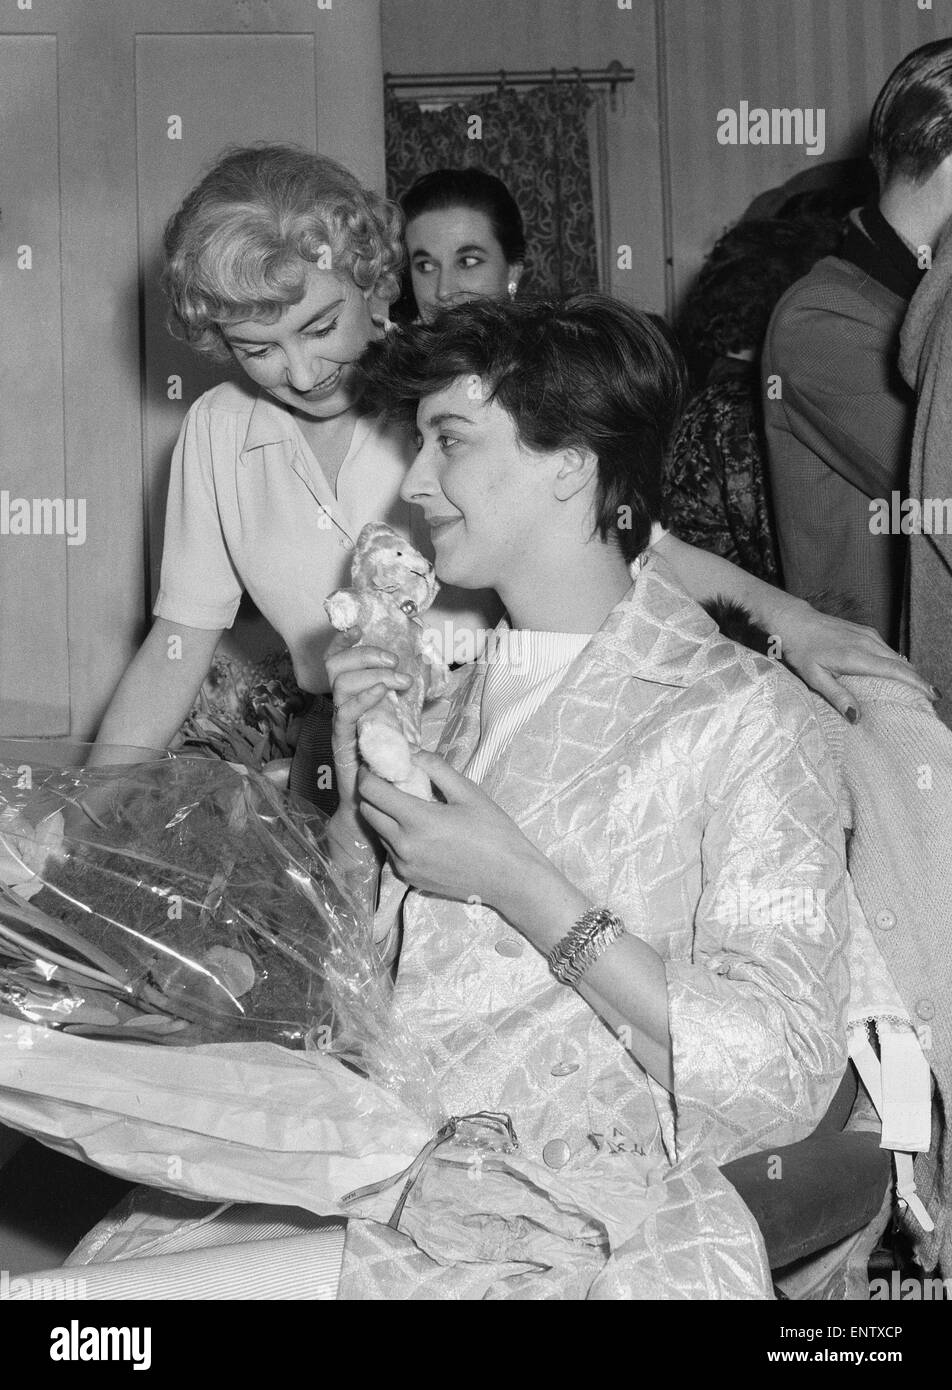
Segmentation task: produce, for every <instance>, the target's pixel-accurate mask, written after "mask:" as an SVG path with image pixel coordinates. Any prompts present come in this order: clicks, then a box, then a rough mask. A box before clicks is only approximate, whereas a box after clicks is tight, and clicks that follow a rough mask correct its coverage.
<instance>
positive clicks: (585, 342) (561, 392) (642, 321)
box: [362, 294, 685, 561]
mask: <svg viewBox="0 0 952 1390" xmlns="http://www.w3.org/2000/svg"><path fill="white" fill-rule="evenodd" d="M362 366H363V367H364V369H365V371H366V374H367V392H366V397H365V399H366V400H367V402H368V404H369V405H370V406H371V408H377V409H383V410H384V411H385V412H386V413H387V414H389V415H390V416H391V417H397V418H400V419H402V420H403V421H404V422H405V423H407V424H410V423H411V422H415V419H416V410H417V406H418V404H419V402H420V401H421V400H422V399H423V398H424V397H426V396H430V395H433V394H434V393H435V392H437V391H441V390H444V389H445V388H446V387H447V386H449V385H451V384H452V383H453V382H454V381H456V380H457V379H458V378H459V377H464V376H478V377H479V378H480V380H481V381H482V382H483V385H484V388H486V389H488V392H489V399H491V400H495V401H497V402H498V404H499V405H500V406H501V407H502V409H503V410H505V412H506V414H507V415H508V416H509V417H510V419H511V420H512V422H513V425H514V426H515V430H516V436H517V438H518V439H519V441H520V443H522V444H524V445H525V446H526V447H527V448H530V449H539V450H546V451H552V450H556V449H565V448H572V447H575V448H584V449H590V450H591V451H592V452H593V453H594V454H595V455H596V456H597V458H598V480H597V484H596V493H595V504H594V527H593V534H595V533H597V534H598V535H599V536H601V538H602V540H604V541H608V540H611V539H614V540H615V541H617V543H618V545H619V547H620V549H621V551H622V554H623V555H624V557H625V559H626V560H629V561H630V560H633V559H634V558H635V557H636V556H637V555H639V554H640V553H641V551H642V550H644V548H645V546H646V545H647V544H648V541H649V537H650V533H651V523H652V522H653V521H655V520H657V519H658V517H659V516H660V515H661V469H662V462H663V459H664V456H665V451H666V449H667V446H668V441H669V439H670V436H671V434H672V433H673V431H674V427H675V425H676V424H677V421H678V418H679V416H680V414H681V411H682V409H683V406H684V395H685V371H684V361H683V358H682V357H681V353H680V350H679V348H678V346H677V342H676V340H675V338H674V335H673V333H672V332H671V330H670V329H669V328H668V326H667V325H666V324H665V323H664V321H663V320H662V319H660V318H658V317H656V316H655V315H653V314H645V313H639V312H638V311H637V310H635V309H630V308H628V307H627V305H624V304H620V303H619V302H618V301H617V300H614V299H609V298H608V297H607V296H603V295H597V294H580V295H576V296H575V297H574V298H572V299H570V300H568V301H567V302H566V303H564V304H556V303H552V302H548V301H531V300H530V301H526V302H522V303H520V302H516V303H515V304H501V303H497V302H495V301H494V300H489V299H481V300H473V301H472V302H470V303H467V304H461V305H459V306H457V307H456V308H453V309H446V310H444V311H442V312H441V313H440V314H438V315H437V316H436V318H435V319H434V320H433V321H432V323H429V324H413V325H411V326H410V327H408V328H406V329H404V330H403V331H402V332H400V331H395V332H392V333H391V334H390V335H389V337H388V339H387V341H386V342H384V343H378V344H374V345H372V347H371V348H370V349H369V350H368V352H367V353H366V354H365V356H364V357H363V358H362Z"/></svg>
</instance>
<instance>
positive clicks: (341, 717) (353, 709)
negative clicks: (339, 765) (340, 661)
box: [334, 675, 398, 736]
mask: <svg viewBox="0 0 952 1390" xmlns="http://www.w3.org/2000/svg"><path fill="white" fill-rule="evenodd" d="M396 679H398V678H397V677H396V676H394V675H387V676H384V677H383V679H382V680H377V681H375V682H374V683H373V685H370V686H366V685H365V686H364V688H363V689H359V690H355V691H354V692H353V693H348V692H347V691H345V690H342V689H340V682H338V684H337V685H336V686H335V687H334V696H335V704H334V733H335V735H341V734H343V733H345V732H346V733H348V734H350V735H351V736H352V735H353V730H354V726H355V725H356V724H357V721H358V720H359V719H360V717H361V716H362V715H364V714H366V713H367V712H368V711H369V710H372V709H375V708H376V707H377V705H379V704H380V702H381V700H385V699H386V698H387V695H388V694H389V693H390V691H391V690H392V689H393V688H394V687H393V684H392V682H393V681H395V680H396Z"/></svg>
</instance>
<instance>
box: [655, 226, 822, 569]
mask: <svg viewBox="0 0 952 1390" xmlns="http://www.w3.org/2000/svg"><path fill="white" fill-rule="evenodd" d="M841 237H842V233H841V228H840V225H839V223H838V222H837V221H836V220H835V219H833V218H831V217H814V218H806V217H805V218H802V219H799V218H798V219H793V218H790V219H781V218H773V219H765V220H763V221H750V222H739V223H738V224H737V225H736V226H735V227H731V228H730V229H729V230H728V231H727V232H725V233H724V235H723V236H722V237H721V239H720V240H719V241H718V242H717V244H716V246H715V247H714V249H713V250H712V251H711V253H710V255H709V256H708V257H707V259H706V261H705V262H704V265H703V267H702V269H701V273H700V275H699V276H698V279H697V282H696V284H695V286H694V288H693V290H692V292H691V294H690V296H689V298H688V302H687V304H686V306H685V310H684V313H683V315H682V321H681V324H680V334H679V336H680V338H681V342H682V346H683V348H684V350H685V352H688V353H690V354H691V355H692V357H694V358H695V359H697V360H698V361H699V362H700V363H702V364H703V368H702V370H706V379H705V384H704V386H703V388H702V390H701V391H699V392H698V394H697V395H696V396H695V397H694V399H693V400H692V401H691V403H690V404H689V405H688V408H687V410H686V411H685V413H684V415H683V417H682V419H681V423H680V425H679V427H678V430H677V433H676V434H675V437H674V440H673V442H672V445H671V449H670V452H669V454H668V458H667V460H666V463H665V472H664V500H665V506H666V511H667V520H668V524H669V525H670V527H671V530H672V531H673V532H674V534H675V535H676V536H679V537H680V538H681V539H682V540H685V541H687V542H688V543H689V544H691V545H698V546H701V547H702V549H705V550H711V551H713V552H714V553H715V554H717V555H722V556H723V557H724V558H725V559H726V560H731V561H732V562H733V563H734V564H737V565H740V567H741V568H742V569H744V570H747V571H748V573H750V574H754V575H756V576H757V577H758V578H759V579H764V580H766V581H767V582H768V583H770V584H777V583H779V582H780V564H779V559H778V555H777V544H776V538H775V536H774V529H773V520H772V517H771V512H770V503H769V498H768V489H767V475H766V457H767V450H766V444H765V442H764V438H763V408H762V399H763V397H762V393H763V389H764V388H763V385H762V383H761V381H760V372H759V362H760V349H761V345H762V343H763V339H764V334H765V333H766V331H767V324H768V322H769V321H770V315H771V313H772V312H773V308H774V305H775V304H776V303H777V300H778V299H779V298H780V296H781V295H782V294H783V293H784V292H785V291H786V290H787V289H789V287H790V286H791V285H792V284H793V282H794V281H795V280H799V279H800V277H801V276H802V275H805V274H806V273H807V271H808V270H809V269H810V267H811V266H812V265H813V264H814V262H815V261H817V260H819V259H820V258H821V257H822V256H828V255H832V254H834V252H835V251H836V249H837V247H838V245H839V243H840V240H841Z"/></svg>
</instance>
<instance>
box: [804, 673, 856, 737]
mask: <svg viewBox="0 0 952 1390" xmlns="http://www.w3.org/2000/svg"><path fill="white" fill-rule="evenodd" d="M803 679H804V680H805V681H806V682H807V684H808V685H809V686H810V688H811V689H812V690H815V691H816V693H817V694H818V695H822V696H823V698H824V700H826V702H827V704H830V705H832V706H833V708H834V709H835V710H836V711H837V713H838V714H842V716H843V718H844V719H848V720H849V722H850V723H851V724H855V723H856V721H857V720H858V719H859V709H858V708H857V705H856V701H855V700H854V699H853V697H852V695H851V694H850V693H849V691H848V690H847V689H846V687H845V686H844V685H840V683H839V681H838V680H837V679H836V677H835V676H831V675H830V673H829V671H825V670H824V669H823V667H822V666H814V667H812V668H811V669H810V670H809V671H808V672H805V673H804V676H803Z"/></svg>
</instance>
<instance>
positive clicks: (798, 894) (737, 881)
mask: <svg viewBox="0 0 952 1390" xmlns="http://www.w3.org/2000/svg"><path fill="white" fill-rule="evenodd" d="M709 801H710V805H711V810H710V814H709V817H708V821H707V824H706V827H705V831H704V838H703V844H702V856H703V873H704V886H703V890H702V894H701V898H700V901H699V903H698V906H697V910H696V914H695V924H694V925H695V934H694V949H693V952H692V956H691V959H690V960H689V961H669V962H668V963H667V964H666V967H665V970H666V975H667V983H668V1010H669V1023H670V1030H671V1039H672V1056H673V1068H674V1100H675V1108H676V1126H675V1134H676V1141H677V1153H678V1158H679V1159H682V1158H684V1157H687V1156H688V1155H690V1154H691V1153H694V1152H698V1151H700V1150H703V1151H705V1152H708V1153H710V1152H717V1154H718V1156H719V1159H720V1161H723V1160H724V1159H725V1158H728V1157H733V1156H735V1155H736V1154H740V1153H745V1152H749V1151H751V1150H753V1149H756V1148H763V1147H765V1146H766V1145H768V1144H770V1143H780V1144H783V1143H790V1142H794V1141H795V1140H797V1139H802V1138H805V1137H807V1135H809V1134H810V1133H811V1132H812V1130H813V1129H815V1127H816V1125H817V1124H818V1123H819V1121H820V1120H821V1119H822V1117H823V1114H824V1113H825V1111H826V1108H827V1106H828V1105H829V1103H830V1100H831V1099H832V1097H833V1094H834V1092H835V1091H836V1088H837V1086H838V1084H839V1082H840V1080H841V1078H842V1075H843V1072H844V1070H845V1067H846V1060H847V1057H846V1007H847V1003H848V996H849V972H848V963H847V942H848V935H847V933H848V915H847V904H846V895H845V873H846V862H845V842H844V837H843V833H842V829H841V824H840V815H839V805H838V800H837V796H836V791H835V781H834V772H833V769H832V765H831V763H830V761H829V759H828V755H827V752H826V747H825V744H824V741H823V736H822V733H821V731H820V728H819V725H818V723H817V721H816V719H815V717H814V715H813V713H812V710H811V709H810V706H809V703H808V701H807V700H806V698H805V697H804V696H801V695H800V692H799V691H798V690H796V689H795V688H793V687H792V685H791V683H789V682H788V681H787V680H786V679H783V678H782V676H777V677H770V678H767V679H765V680H764V681H763V682H762V684H761V685H760V686H759V687H758V690H757V692H756V693H755V694H754V696H753V697H752V699H751V700H750V701H749V702H748V705H747V707H746V709H745V710H744V711H743V714H742V716H741V717H740V719H739V721H738V725H737V727H736V729H735V733H734V736H733V738H732V740H731V743H730V746H729V748H728V749H727V750H726V752H725V758H724V762H723V765H722V768H721V770H720V773H719V775H718V778H717V781H716V783H715V784H714V787H713V790H712V792H711V793H709Z"/></svg>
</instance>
